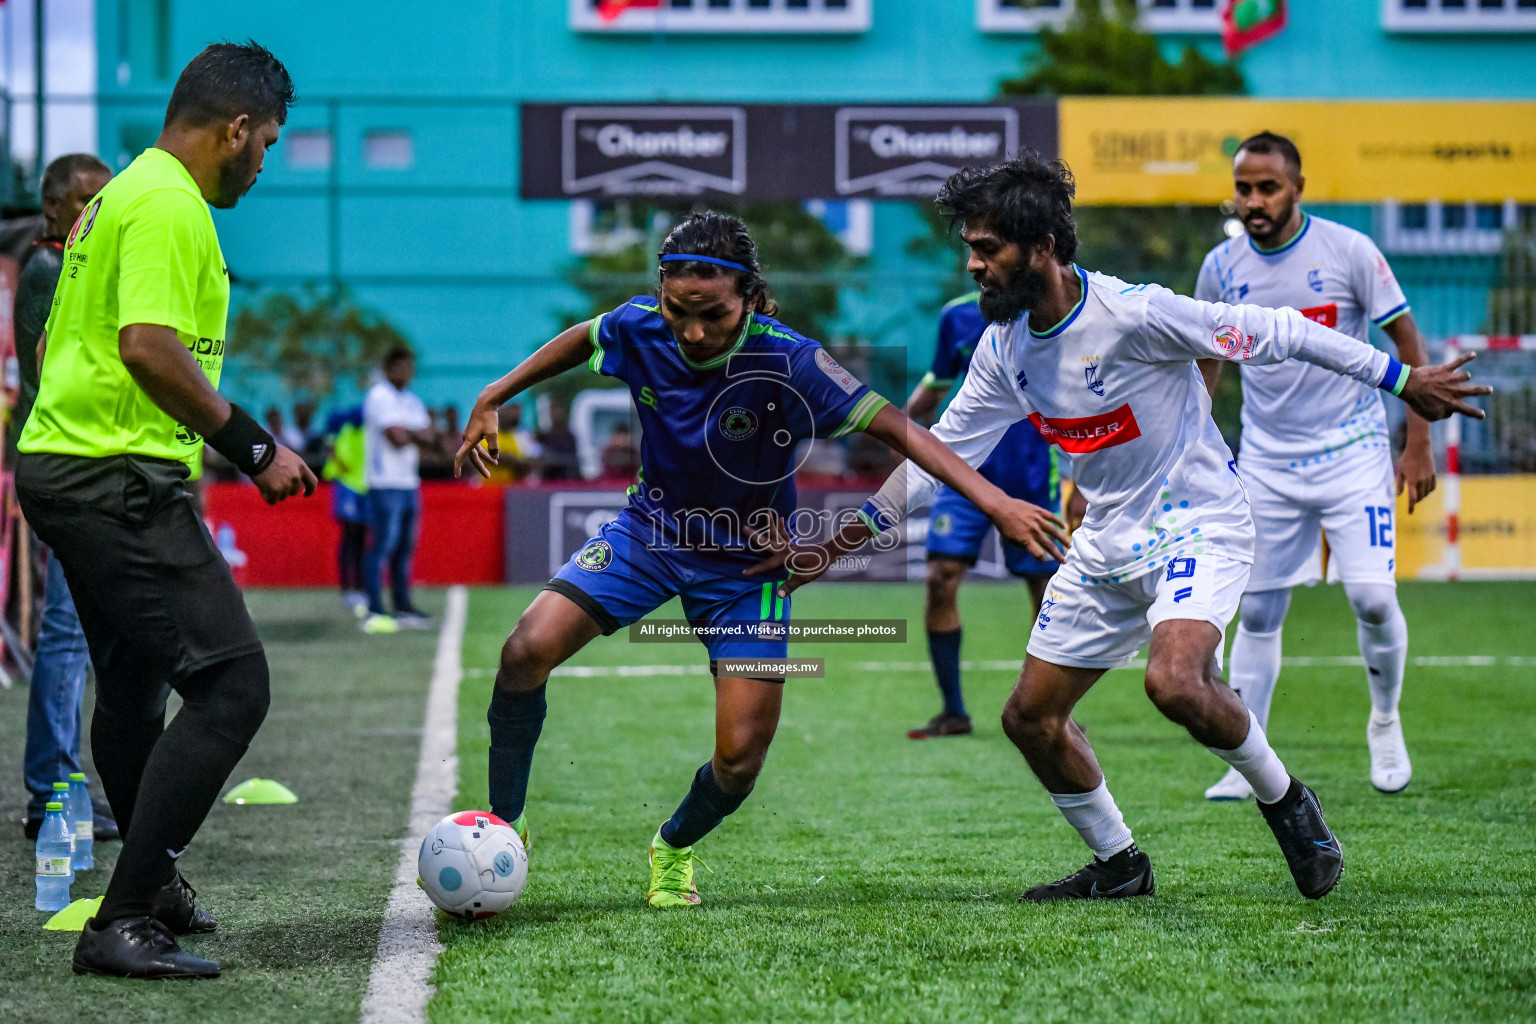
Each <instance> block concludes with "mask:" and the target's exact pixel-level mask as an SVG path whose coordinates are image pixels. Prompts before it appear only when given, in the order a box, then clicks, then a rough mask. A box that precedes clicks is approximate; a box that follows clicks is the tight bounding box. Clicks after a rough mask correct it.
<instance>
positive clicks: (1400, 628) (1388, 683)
mask: <svg viewBox="0 0 1536 1024" xmlns="http://www.w3.org/2000/svg"><path fill="white" fill-rule="evenodd" d="M1355 636H1356V637H1357V638H1358V639H1359V641H1360V657H1362V658H1364V659H1365V678H1366V681H1367V682H1369V683H1370V684H1371V707H1372V709H1374V710H1375V712H1376V714H1377V715H1379V716H1382V717H1391V716H1392V715H1395V714H1397V702H1398V701H1399V700H1401V699H1402V696H1403V666H1404V665H1406V664H1407V662H1408V620H1407V619H1405V618H1403V610H1402V609H1401V608H1399V607H1398V606H1397V603H1396V602H1393V604H1392V611H1391V614H1390V615H1388V616H1387V621H1385V622H1383V623H1381V624H1380V625H1374V624H1372V623H1369V622H1366V621H1365V620H1363V619H1361V620H1359V621H1358V622H1357V623H1356V630H1355Z"/></svg>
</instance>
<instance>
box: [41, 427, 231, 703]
mask: <svg viewBox="0 0 1536 1024" xmlns="http://www.w3.org/2000/svg"><path fill="white" fill-rule="evenodd" d="M187 476H188V471H187V467H186V466H185V465H183V464H182V463H180V462H172V461H169V460H166V459H151V458H144V457H140V456H133V455H115V456H111V457H108V458H85V457H81V456H75V455H54V454H42V453H36V454H23V455H21V456H20V457H19V458H18V460H17V463H16V492H17V496H18V497H19V498H20V499H21V509H22V512H23V513H24V514H25V515H26V517H27V522H28V523H29V524H30V525H31V527H32V529H33V530H34V531H36V533H37V535H38V537H39V538H41V539H42V541H43V543H45V544H47V545H48V546H49V547H50V548H52V549H53V557H55V558H57V559H58V560H59V562H60V565H61V566H62V568H63V569H64V576H65V578H66V579H67V580H68V581H69V590H70V595H71V596H72V597H73V598H74V600H75V608H76V610H77V611H78V612H79V613H80V625H81V627H82V628H83V629H84V631H85V638H86V642H87V643H88V644H89V646H90V650H91V662H92V663H93V664H94V665H95V666H96V674H97V682H98V687H99V688H100V693H99V697H108V698H109V699H111V698H110V697H109V693H108V691H109V690H115V691H117V694H116V695H115V696H122V697H126V696H128V694H127V693H124V692H123V689H120V688H126V689H127V690H128V691H130V692H133V691H138V692H140V693H145V691H153V690H160V692H161V693H163V689H162V688H163V686H164V685H165V684H166V683H170V684H172V685H173V686H174V685H175V684H176V683H178V682H180V681H182V680H184V679H186V678H187V677H188V676H190V675H192V674H193V673H195V672H197V671H198V670H200V669H203V668H207V667H208V666H210V665H216V664H219V663H220V662H223V661H228V660H230V659H232V658H237V657H240V656H241V655H245V654H250V653H252V652H255V651H259V650H261V641H260V639H258V638H257V636H256V627H255V626H254V625H253V624H252V623H251V617H250V614H249V613H248V612H247V611H246V609H245V599H244V598H243V597H242V596H241V594H240V588H239V587H237V586H236V585H235V580H234V577H233V576H231V575H230V571H229V565H228V564H227V563H226V562H225V561H224V557H223V555H221V554H220V553H219V549H218V547H217V546H215V544H214V542H213V538H212V537H211V536H209V534H208V528H207V526H205V525H204V524H203V520H202V517H201V516H200V515H199V514H198V512H197V509H196V507H195V506H194V503H193V501H192V496H191V495H190V494H189V493H188V492H187V489H186V481H187ZM145 695H146V696H147V695H148V694H147V693H145ZM130 700H131V698H130Z"/></svg>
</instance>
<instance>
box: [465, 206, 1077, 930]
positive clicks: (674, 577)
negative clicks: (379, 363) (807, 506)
mask: <svg viewBox="0 0 1536 1024" xmlns="http://www.w3.org/2000/svg"><path fill="white" fill-rule="evenodd" d="M775 312H776V307H775V305H774V303H773V300H772V299H771V298H769V296H768V290H767V285H766V283H765V282H764V281H763V278H762V275H761V272H760V268H759V266H758V260H757V249H756V246H755V245H754V244H753V242H752V239H751V237H750V236H749V235H748V234H747V230H746V227H745V226H744V225H743V224H742V222H741V221H740V220H737V219H736V218H734V217H726V216H721V215H719V214H716V213H697V214H694V215H692V216H690V217H689V218H688V219H687V220H685V221H683V223H681V224H680V225H678V227H676V228H675V229H673V231H672V233H671V234H670V235H668V236H667V239H666V241H665V242H664V243H663V244H662V247H661V254H660V272H659V286H658V289H657V294H656V295H655V296H639V297H636V298H633V299H631V300H630V301H628V302H626V303H624V304H623V305H621V306H619V307H618V308H617V309H615V310H613V311H612V312H609V313H605V314H603V315H602V316H600V317H598V318H597V319H595V320H592V321H589V322H587V323H584V324H579V325H577V326H575V327H572V328H570V329H568V330H566V331H564V332H562V333H561V334H559V335H558V336H557V337H556V338H555V339H554V340H553V341H551V342H549V343H548V344H546V345H545V346H544V347H542V348H541V349H539V350H538V351H537V352H535V353H534V354H533V355H532V356H530V357H529V358H528V359H526V360H524V361H523V363H522V364H521V365H519V366H518V367H517V369H515V370H513V371H512V372H511V373H509V374H507V375H506V376H505V377H503V378H502V379H501V380H499V381H497V382H495V383H494V384H491V385H490V386H488V387H487V388H485V390H484V391H482V392H481V394H480V397H479V398H478V400H477V401H476V402H475V407H474V409H473V411H472V412H471V413H470V416H469V422H468V426H467V427H466V429H465V431H464V441H463V444H462V445H461V446H460V448H459V451H458V455H457V457H456V458H455V470H456V471H458V470H460V469H461V468H462V466H463V463H464V462H465V461H466V460H468V461H469V462H470V463H471V464H472V465H473V466H474V468H475V469H476V470H477V471H478V472H480V473H481V474H482V475H488V472H489V467H490V466H491V465H494V464H495V461H496V455H497V447H496V445H497V441H496V435H497V422H496V411H497V409H498V407H500V406H501V405H502V404H503V403H505V402H507V401H509V400H510V399H512V398H513V397H514V396H516V395H517V394H519V393H520V392H522V391H524V390H526V389H527V388H529V387H531V386H533V385H534V384H537V383H538V382H540V381H543V380H547V379H548V378H550V377H553V376H555V375H556V374H558V373H561V372H563V371H565V370H569V369H574V368H575V367H577V366H580V365H581V364H583V363H586V364H587V365H588V366H589V367H590V368H591V369H592V370H593V371H595V372H597V373H601V374H604V375H607V376H612V377H617V378H619V379H620V380H622V381H624V383H625V384H626V385H627V386H628V388H629V393H630V395H631V397H632V398H633V399H634V403H635V409H636V414H637V416H638V418H639V425H640V427H641V428H642V434H643V436H642V441H641V449H640V461H641V472H640V478H639V479H638V480H637V481H636V483H635V485H634V486H633V487H632V488H630V501H629V505H628V507H626V508H625V509H624V510H623V511H622V512H621V513H620V514H619V516H618V518H617V519H615V520H613V521H612V522H610V523H608V524H607V525H605V526H604V527H603V528H602V530H601V531H599V533H598V535H597V536H596V537H594V538H592V539H591V540H589V541H588V542H587V543H586V545H585V546H583V547H582V549H581V550H580V551H579V552H577V553H576V555H575V556H574V557H572V559H571V560H570V562H569V563H567V565H566V566H565V567H564V568H563V569H561V570H560V572H559V573H558V574H557V575H556V576H555V578H554V579H552V580H550V581H549V583H548V584H547V585H546V587H545V589H544V590H543V591H542V592H541V593H540V594H539V595H538V596H537V597H536V598H535V599H534V601H533V603H532V604H530V605H529V606H528V609H527V610H526V611H525V612H524V613H523V615H522V617H521V618H520V619H519V620H518V623H517V626H516V627H515V628H514V629H513V631H512V634H511V636H509V637H508V638H507V642H506V644H505V645H504V646H503V647H502V652H501V663H500V667H499V668H498V670H497V673H496V685H495V688H494V690H493V691H492V697H491V706H490V711H489V712H488V714H487V719H488V721H489V723H490V727H491V749H490V758H489V770H490V797H491V810H492V812H493V813H495V814H496V815H497V816H499V817H501V818H503V819H504V820H506V821H508V822H510V823H512V825H513V827H514V828H515V829H516V830H517V832H518V833H519V834H520V835H522V836H523V837H524V841H525V843H526V837H527V834H528V825H527V816H526V814H525V811H524V803H525V800H526V797H527V791H528V775H529V771H530V768H531V765H532V762H533V750H534V745H535V744H536V743H537V742H538V738H539V733H540V731H541V730H542V728H543V723H544V716H545V710H546V706H547V705H546V701H545V695H544V690H545V685H544V684H545V682H546V681H547V680H548V678H549V674H550V671H551V670H552V669H553V668H554V667H555V666H557V665H559V664H560V663H561V662H563V661H565V660H566V659H567V658H569V657H570V656H571V655H573V654H575V653H576V652H577V651H579V650H581V648H582V647H584V646H586V645H587V644H588V643H589V642H591V641H592V640H593V639H595V638H596V637H598V636H600V635H610V634H612V633H614V632H616V631H617V630H618V629H620V628H621V627H623V626H626V625H628V624H630V623H633V622H635V621H637V620H638V619H640V618H642V617H644V616H645V615H647V614H649V613H650V612H651V611H653V610H655V609H656V608H658V607H660V606H661V605H662V604H665V603H666V602H667V601H669V600H671V599H672V598H673V597H681V598H682V604H683V610H684V613H685V614H686V615H687V616H688V619H689V621H690V622H691V623H692V624H693V626H694V628H695V630H697V631H699V632H700V633H701V634H702V635H701V636H700V639H701V640H702V641H703V642H704V645H705V647H706V648H707V649H708V652H709V657H710V661H711V672H712V674H713V675H714V676H715V750H714V755H713V757H712V758H711V759H710V760H709V761H707V762H706V763H705V764H704V765H703V766H702V767H700V768H699V770H698V772H697V773H696V774H695V775H694V778H693V784H692V787H691V788H690V790H689V792H688V794H687V796H685V797H684V798H683V801H682V803H681V804H680V805H679V806H678V808H677V811H676V813H675V814H673V815H672V817H671V818H670V819H669V820H667V821H666V822H664V823H663V824H662V825H661V828H660V829H658V830H657V833H656V835H655V837H654V838H653V839H652V840H651V849H650V858H651V882H650V890H649V892H648V894H647V897H646V898H647V901H648V902H649V903H650V904H651V905H652V906H657V907H684V906H691V905H694V904H697V903H698V902H699V894H698V889H697V887H696V885H695V883H694V877H693V844H694V843H696V842H698V841H699V840H700V839H702V838H703V837H704V836H705V835H706V834H707V833H708V832H709V831H710V830H711V829H713V828H714V827H715V826H716V825H718V824H719V823H720V822H721V820H723V819H724V818H725V817H726V815H728V814H731V813H732V812H733V811H735V810H736V809H737V808H738V807H740V806H741V804H742V802H743V801H744V800H745V799H746V797H747V796H748V794H750V793H751V791H752V787H753V785H754V783H755V782H756V779H757V775H758V773H759V772H760V771H761V769H762V766H763V761H764V758H765V757H766V756H767V753H768V746H769V744H770V743H771V742H772V740H773V734H774V730H775V729H776V728H777V726H778V720H779V708H780V704H781V700H782V695H783V676H782V675H773V674H772V673H771V672H770V671H769V670H768V669H767V668H763V669H761V670H753V669H740V668H735V669H732V668H727V667H726V663H727V661H728V660H730V659H752V660H760V659H782V658H783V657H784V656H785V654H786V651H787V647H786V642H787V623H788V621H789V617H790V602H789V601H788V600H787V599H784V598H781V597H779V596H777V594H776V591H777V589H778V587H777V585H778V584H779V583H782V582H783V581H784V580H785V579H787V578H788V574H787V573H786V572H784V571H783V570H777V571H774V572H766V573H762V572H760V573H757V574H754V572H752V571H751V570H752V569H753V566H754V564H755V563H757V562H758V561H759V560H760V559H761V558H762V556H763V554H764V552H765V550H766V546H767V544H768V543H770V542H773V543H777V542H780V541H781V540H782V539H783V538H784V537H785V536H786V534H787V532H788V530H787V528H786V525H785V524H786V521H788V520H789V519H790V517H791V515H792V514H793V513H794V512H795V482H794V472H795V469H796V467H797V465H798V461H799V459H800V458H802V457H803V455H802V454H801V453H802V452H803V445H802V442H805V441H808V440H810V439H813V438H836V437H840V436H843V435H845V434H849V433H852V432H853V431H858V430H862V431H866V432H868V433H869V434H871V435H873V436H874V437H877V438H879V439H880V440H881V441H883V442H885V443H886V444H887V445H889V446H890V447H891V448H892V449H893V450H895V451H896V452H898V453H900V454H903V455H906V456H907V457H908V458H909V459H911V460H912V461H913V462H915V463H917V464H919V465H921V466H923V467H925V468H926V469H928V470H929V471H930V472H932V473H933V474H934V475H935V476H937V477H939V478H940V479H942V480H943V481H944V482H945V483H948V484H949V485H950V486H952V487H954V488H956V489H957V490H958V491H960V492H961V493H962V494H964V495H965V496H966V497H967V498H969V499H970V500H971V501H973V502H974V503H976V504H977V505H978V506H979V507H980V508H982V509H984V510H985V511H986V513H987V515H988V516H990V517H991V518H992V520H993V521H994V522H996V523H997V524H998V527H999V529H1000V530H1002V532H1003V533H1004V535H1005V536H1007V537H1009V538H1011V539H1013V540H1014V541H1016V542H1018V543H1020V544H1023V545H1024V546H1025V547H1027V548H1029V549H1031V550H1032V551H1034V553H1035V554H1036V555H1037V556H1040V557H1044V556H1045V555H1046V553H1047V551H1049V550H1055V549H1056V546H1057V542H1063V543H1064V542H1065V541H1066V532H1065V530H1064V529H1063V527H1062V526H1061V524H1060V522H1059V521H1058V520H1057V519H1056V517H1055V516H1054V515H1052V514H1051V513H1049V512H1047V511H1046V510H1044V509H1041V508H1038V507H1036V506H1033V505H1029V504H1026V503H1025V502H1022V501H1018V500H1016V499H1014V498H1010V497H1009V496H1008V495H1007V494H1005V493H1004V492H1003V491H1002V490H1001V489H1000V488H998V487H997V486H996V485H995V484H993V483H991V482H990V481H988V480H986V479H985V478H984V477H982V476H981V475H980V474H978V473H976V472H974V471H972V470H971V469H969V467H967V466H966V465H965V463H964V462H962V461H961V460H960V459H959V457H958V456H956V455H954V454H953V453H952V452H951V451H950V450H949V449H948V448H947V447H945V446H944V445H942V444H940V443H939V442H938V441H937V440H936V439H935V438H934V437H933V435H931V434H929V433H928V431H926V430H924V429H923V428H921V427H918V426H916V425H915V424H913V423H912V422H911V421H910V420H908V419H907V418H906V417H905V416H903V415H902V414H901V413H900V411H898V410H897V409H896V408H895V407H893V406H891V405H890V404H889V403H888V402H886V400H885V399H883V398H881V397H880V396H879V395H877V394H875V393H874V392H872V391H871V390H870V389H869V388H868V387H866V386H865V385H864V384H863V383H861V382H860V381H859V380H858V379H857V378H855V377H854V376H853V375H852V374H850V373H848V372H847V371H846V370H844V369H843V368H842V367H841V366H839V365H838V364H837V362H836V361H835V360H834V359H833V358H832V357H831V356H830V355H829V354H828V353H827V352H826V350H825V349H823V348H822V347H821V346H820V345H818V344H817V343H816V342H814V341H810V340H809V339H806V338H804V337H801V336H800V335H799V334H796V333H795V332H794V331H792V330H791V329H789V328H788V327H785V326H784V325H783V324H781V323H779V322H778V321H777V320H775V319H773V314H774V313H775Z"/></svg>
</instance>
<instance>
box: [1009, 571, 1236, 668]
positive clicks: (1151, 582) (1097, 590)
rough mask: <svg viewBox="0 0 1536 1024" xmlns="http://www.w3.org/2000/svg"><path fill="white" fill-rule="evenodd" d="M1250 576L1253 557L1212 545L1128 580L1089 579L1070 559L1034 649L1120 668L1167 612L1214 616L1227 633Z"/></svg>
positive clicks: (1049, 594) (1072, 663) (1049, 597)
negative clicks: (1218, 549)
mask: <svg viewBox="0 0 1536 1024" xmlns="http://www.w3.org/2000/svg"><path fill="white" fill-rule="evenodd" d="M1247 582H1248V565H1247V563H1245V562H1239V561H1236V560H1234V559H1231V558H1228V557H1226V556H1225V555H1220V554H1214V553H1211V552H1209V551H1207V552H1205V553H1202V554H1199V555H1195V556H1194V557H1191V558H1174V559H1172V560H1170V561H1169V562H1168V565H1167V566H1166V567H1164V568H1160V569H1158V570H1157V571H1156V572H1149V573H1147V574H1146V575H1144V576H1138V577H1137V578H1136V579H1133V580H1126V581H1125V582H1123V583H1085V582H1083V575H1082V574H1081V573H1080V572H1076V571H1074V570H1072V569H1071V568H1070V567H1069V566H1063V567H1062V568H1061V569H1059V570H1057V572H1056V575H1054V576H1052V577H1051V582H1050V583H1049V584H1047V585H1046V588H1045V600H1044V601H1042V602H1041V605H1040V617H1039V618H1038V619H1036V620H1035V628H1034V629H1033V630H1031V631H1030V638H1029V653H1030V654H1031V655H1033V656H1034V657H1036V658H1039V659H1040V660H1041V661H1048V662H1050V663H1051V664H1053V665H1066V666H1069V667H1072V668H1120V667H1121V666H1123V665H1126V664H1128V663H1129V662H1130V661H1131V660H1132V659H1134V658H1135V657H1136V652H1137V651H1139V650H1141V648H1142V645H1143V644H1145V643H1146V642H1147V640H1148V639H1150V638H1151V636H1152V630H1153V629H1154V628H1155V627H1156V626H1157V624H1158V623H1160V622H1164V621H1166V620H1168V619H1194V620H1196V621H1204V622H1209V623H1210V624H1211V625H1213V626H1215V627H1216V628H1217V629H1219V630H1221V631H1222V632H1223V633H1225V632H1226V629H1227V623H1229V622H1231V621H1232V616H1233V615H1235V614H1237V605H1238V602H1239V601H1240V600H1241V599H1242V596H1243V589H1244V585H1245V584H1246V583H1247ZM1216 658H1217V661H1218V664H1219V662H1220V660H1221V648H1220V646H1219V645H1218V647H1217V649H1216Z"/></svg>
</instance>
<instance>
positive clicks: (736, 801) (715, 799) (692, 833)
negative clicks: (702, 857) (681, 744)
mask: <svg viewBox="0 0 1536 1024" xmlns="http://www.w3.org/2000/svg"><path fill="white" fill-rule="evenodd" d="M751 793H752V791H751V790H748V791H747V792H745V793H743V794H741V795H740V796H731V795H730V794H729V793H727V792H726V791H725V790H723V789H721V788H720V785H719V783H717V782H715V768H714V762H712V761H705V762H704V767H702V768H700V769H699V770H698V773H697V774H695V775H694V777H693V786H692V787H691V788H690V789H689V790H688V795H687V796H685V797H683V802H682V803H680V804H678V805H677V810H676V811H673V812H672V817H671V818H669V819H667V822H666V824H664V825H662V826H661V838H662V839H664V840H665V841H666V843H667V845H668V846H675V847H684V846H692V845H693V844H694V843H696V842H698V841H699V840H700V839H703V838H704V837H705V836H707V835H709V834H710V832H712V831H714V828H715V826H716V825H718V824H720V822H722V821H724V820H725V816H726V815H727V814H730V813H732V812H733V811H735V810H736V808H738V807H740V806H741V805H742V803H744V802H745V801H746V799H747V797H748V796H750V795H751Z"/></svg>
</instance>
